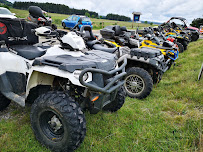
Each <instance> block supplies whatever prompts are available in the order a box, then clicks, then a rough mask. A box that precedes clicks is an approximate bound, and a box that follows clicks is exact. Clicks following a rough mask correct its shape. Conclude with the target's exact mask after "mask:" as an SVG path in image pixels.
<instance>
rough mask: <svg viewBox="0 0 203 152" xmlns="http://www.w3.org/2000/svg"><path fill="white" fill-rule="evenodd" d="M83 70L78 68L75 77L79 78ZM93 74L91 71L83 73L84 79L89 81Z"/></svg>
mask: <svg viewBox="0 0 203 152" xmlns="http://www.w3.org/2000/svg"><path fill="white" fill-rule="evenodd" d="M81 72H82V71H80V70H76V71H75V72H74V73H73V75H74V77H75V78H76V79H78V80H79V76H80V73H81ZM91 75H92V74H91V73H90V72H87V73H85V74H84V75H83V81H87V80H88V79H90V77H91Z"/></svg>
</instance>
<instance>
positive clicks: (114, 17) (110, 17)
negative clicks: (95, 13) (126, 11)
mask: <svg viewBox="0 0 203 152" xmlns="http://www.w3.org/2000/svg"><path fill="white" fill-rule="evenodd" d="M106 19H108V20H116V21H131V18H130V17H127V16H123V15H118V14H112V13H110V14H107V16H106Z"/></svg>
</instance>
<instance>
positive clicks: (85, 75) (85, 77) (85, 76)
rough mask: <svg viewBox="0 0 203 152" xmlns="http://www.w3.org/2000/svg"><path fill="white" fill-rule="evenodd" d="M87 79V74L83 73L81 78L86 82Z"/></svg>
mask: <svg viewBox="0 0 203 152" xmlns="http://www.w3.org/2000/svg"><path fill="white" fill-rule="evenodd" d="M88 77H89V75H88V73H85V74H84V76H83V81H86V80H87V79H88Z"/></svg>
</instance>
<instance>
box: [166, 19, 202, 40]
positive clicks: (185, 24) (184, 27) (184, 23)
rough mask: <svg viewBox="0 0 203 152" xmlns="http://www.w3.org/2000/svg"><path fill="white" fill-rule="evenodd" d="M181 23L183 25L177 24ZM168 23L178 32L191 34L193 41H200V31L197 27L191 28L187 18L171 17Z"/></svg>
mask: <svg viewBox="0 0 203 152" xmlns="http://www.w3.org/2000/svg"><path fill="white" fill-rule="evenodd" d="M175 22H176V23H175ZM179 22H181V24H177V23H179ZM166 23H170V24H172V25H173V28H174V29H175V30H177V31H178V32H186V33H188V32H190V33H191V40H192V41H197V40H198V39H199V35H200V31H199V29H198V28H196V27H192V26H190V25H189V23H188V22H187V20H186V19H185V18H182V17H171V18H170V19H169V20H168V21H167V22H166Z"/></svg>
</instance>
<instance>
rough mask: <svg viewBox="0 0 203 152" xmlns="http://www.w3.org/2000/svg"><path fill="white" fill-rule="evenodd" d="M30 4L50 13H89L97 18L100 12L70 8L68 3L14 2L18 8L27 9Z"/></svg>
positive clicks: (14, 5)
mask: <svg viewBox="0 0 203 152" xmlns="http://www.w3.org/2000/svg"><path fill="white" fill-rule="evenodd" d="M29 6H39V7H40V8H41V9H43V10H45V11H46V12H50V13H59V14H69V15H72V14H78V15H85V13H88V14H87V16H88V17H90V16H92V15H94V17H95V18H97V17H98V13H96V12H92V11H89V10H86V9H74V8H69V7H68V6H66V5H62V4H54V3H37V2H16V1H15V2H14V4H13V7H14V8H17V9H24V10H27V9H28V7H29Z"/></svg>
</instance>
